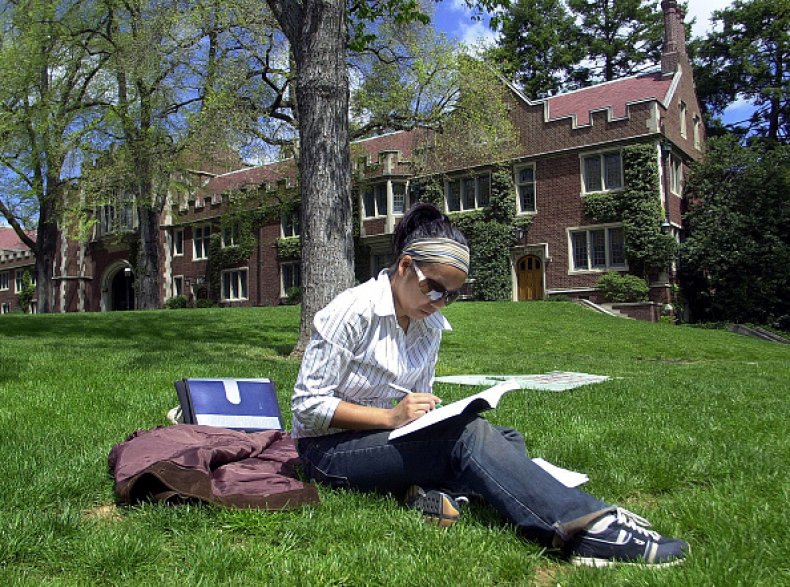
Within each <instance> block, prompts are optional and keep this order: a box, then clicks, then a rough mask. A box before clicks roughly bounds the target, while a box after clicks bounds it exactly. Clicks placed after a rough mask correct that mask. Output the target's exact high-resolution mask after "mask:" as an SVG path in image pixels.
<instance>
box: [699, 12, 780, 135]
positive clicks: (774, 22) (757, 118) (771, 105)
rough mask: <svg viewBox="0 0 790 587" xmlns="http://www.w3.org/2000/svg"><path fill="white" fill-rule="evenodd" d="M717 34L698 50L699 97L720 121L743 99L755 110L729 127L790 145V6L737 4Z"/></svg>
mask: <svg viewBox="0 0 790 587" xmlns="http://www.w3.org/2000/svg"><path fill="white" fill-rule="evenodd" d="M711 21H712V22H713V24H714V30H713V32H711V33H710V34H709V35H708V36H707V37H706V38H705V39H703V40H702V41H700V42H699V43H697V44H696V45H695V47H694V49H695V53H696V57H695V60H694V63H695V66H696V67H695V71H694V77H695V79H696V82H697V94H698V95H699V98H700V100H701V101H702V103H703V104H704V105H705V106H706V108H707V111H708V115H709V116H715V115H721V114H722V112H723V111H724V110H725V109H726V108H727V107H728V106H729V105H730V104H732V103H733V102H735V101H736V100H738V99H744V98H745V99H747V100H749V101H751V103H752V104H753V105H754V106H755V108H754V111H753V112H752V114H751V116H750V117H749V118H748V119H746V120H744V121H739V122H737V123H734V124H731V125H729V128H730V129H734V130H736V131H739V132H740V133H741V134H747V133H756V134H758V135H760V136H763V137H766V138H769V139H772V140H781V141H782V142H787V141H788V137H789V136H790V69H789V68H790V4H788V3H787V2H786V1H785V0H747V1H745V0H735V1H734V2H733V3H732V5H731V6H730V7H729V8H725V9H723V10H717V11H715V12H714V13H713V17H712V18H711Z"/></svg>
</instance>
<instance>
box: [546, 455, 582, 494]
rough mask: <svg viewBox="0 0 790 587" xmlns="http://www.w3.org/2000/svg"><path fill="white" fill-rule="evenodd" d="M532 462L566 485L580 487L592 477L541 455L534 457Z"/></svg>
mask: <svg viewBox="0 0 790 587" xmlns="http://www.w3.org/2000/svg"><path fill="white" fill-rule="evenodd" d="M532 462H533V463H535V464H536V465H537V466H539V467H540V468H541V469H543V470H544V471H546V472H547V473H548V474H549V475H551V476H552V477H554V478H555V479H556V480H557V481H559V482H560V483H562V484H563V485H564V486H565V487H578V486H579V485H582V484H583V483H587V481H589V480H590V478H589V477H588V476H587V475H585V474H584V473H579V472H577V471H571V470H570V469H563V468H562V467H558V466H557V465H553V464H552V463H550V462H548V461H546V460H544V459H542V458H540V457H535V458H534V459H532Z"/></svg>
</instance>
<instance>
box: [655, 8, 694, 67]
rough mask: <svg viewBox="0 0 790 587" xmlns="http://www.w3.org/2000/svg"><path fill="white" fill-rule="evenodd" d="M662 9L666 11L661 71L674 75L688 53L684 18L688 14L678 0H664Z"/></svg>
mask: <svg viewBox="0 0 790 587" xmlns="http://www.w3.org/2000/svg"><path fill="white" fill-rule="evenodd" d="M661 10H663V11H664V49H663V51H662V52H661V73H663V74H664V75H672V74H674V73H675V70H676V69H677V65H678V59H679V58H680V56H681V55H682V56H683V57H684V58H686V59H688V54H687V53H686V27H685V26H684V24H683V18H684V17H685V16H686V15H685V14H684V13H683V9H682V8H680V7H679V6H678V3H677V0H663V2H661Z"/></svg>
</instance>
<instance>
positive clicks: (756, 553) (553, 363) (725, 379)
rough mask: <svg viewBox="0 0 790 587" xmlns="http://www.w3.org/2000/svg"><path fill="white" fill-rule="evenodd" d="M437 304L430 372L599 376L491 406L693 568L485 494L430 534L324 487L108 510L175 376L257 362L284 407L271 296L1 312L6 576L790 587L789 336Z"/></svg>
mask: <svg viewBox="0 0 790 587" xmlns="http://www.w3.org/2000/svg"><path fill="white" fill-rule="evenodd" d="M446 315H447V317H448V318H449V319H450V321H451V322H452V324H453V326H454V329H455V330H454V331H453V332H450V333H447V334H446V336H445V339H444V342H443V344H442V352H441V357H440V362H439V366H438V374H439V375H449V374H464V373H543V372H547V371H553V370H566V371H584V372H588V373H596V374H603V375H609V376H611V377H612V379H611V380H610V381H608V382H606V383H602V384H597V385H592V386H587V387H582V388H579V389H576V390H573V391H569V392H565V393H549V392H539V391H528V390H524V391H515V392H513V393H511V394H509V395H507V396H505V398H504V399H503V400H502V402H501V403H500V406H499V408H498V409H496V410H494V411H492V412H489V413H488V415H487V417H488V418H489V419H491V420H492V421H494V422H495V423H498V424H507V425H512V426H515V427H517V428H518V429H519V430H521V431H522V432H523V433H524V435H525V437H526V439H527V444H528V446H529V447H530V452H531V454H532V456H542V457H544V458H546V459H547V460H549V461H552V462H554V463H556V464H558V465H561V466H565V467H568V468H572V469H575V470H579V471H584V472H586V473H587V474H588V475H589V476H590V478H591V481H590V482H589V483H588V484H587V485H586V486H585V488H586V490H587V491H589V492H591V493H593V494H595V495H596V496H598V497H600V498H602V499H604V500H608V501H611V502H616V503H618V504H620V505H622V506H624V507H627V508H629V509H631V510H634V511H636V512H637V513H640V514H642V515H644V516H646V517H647V518H648V519H650V520H652V521H653V523H654V525H655V526H656V527H657V529H658V530H659V531H661V532H663V533H667V534H671V535H678V536H682V537H684V538H686V539H687V540H688V541H689V542H690V543H691V545H692V554H691V557H690V559H689V560H688V561H687V563H686V564H685V565H683V566H681V567H677V568H669V569H662V570H649V569H644V568H617V569H603V570H596V569H576V568H573V567H571V566H569V565H568V564H567V563H564V562H563V561H562V560H560V559H557V558H555V557H552V556H550V555H547V554H546V553H544V552H543V551H542V550H541V549H540V548H538V547H537V546H534V545H532V544H530V543H528V542H525V541H524V540H522V539H520V538H519V537H518V536H517V535H516V534H515V533H514V532H513V531H512V528H510V527H507V526H506V525H504V524H503V523H502V522H501V520H499V519H498V518H497V516H496V515H495V514H494V513H493V512H492V511H490V510H489V509H488V508H486V507H485V506H482V505H473V506H472V507H471V509H470V510H469V511H468V512H467V513H466V515H465V516H464V518H463V520H462V521H461V522H460V523H458V524H456V525H455V526H454V527H452V528H450V529H447V530H443V529H439V528H436V527H433V526H430V525H427V524H425V523H423V521H422V520H421V518H420V517H419V516H418V515H417V514H416V513H415V512H411V511H407V510H404V509H402V508H401V507H400V506H399V505H398V503H397V501H396V500H395V499H393V498H391V497H387V496H376V495H362V494H357V493H353V492H342V491H337V492H335V491H331V490H326V489H323V488H322V489H321V498H322V503H321V504H320V505H318V506H316V507H311V508H304V509H301V510H297V511H291V512H276V513H265V512H258V511H240V510H230V509H221V508H218V507H211V506H206V507H195V506H179V507H167V506H160V505H144V506H140V507H134V508H117V507H115V506H114V497H113V489H112V480H111V478H110V477H109V475H108V473H107V455H108V453H109V451H110V448H111V447H112V446H113V445H114V444H116V443H118V442H121V441H122V440H124V439H125V438H126V436H127V435H129V434H130V433H131V432H133V431H134V430H136V429H139V428H151V427H154V426H157V425H163V424H166V418H165V413H166V411H167V410H168V408H170V407H172V406H173V405H175V403H176V401H177V400H176V395H175V391H174V389H173V381H174V380H176V379H179V378H181V377H185V376H190V377H200V376H225V377H231V376H232V377H260V376H266V377H270V378H272V379H273V380H274V381H275V382H276V383H277V386H278V389H279V393H280V402H281V406H282V408H283V412H284V415H286V416H287V418H288V419H289V420H290V413H289V412H288V405H289V403H288V400H289V395H290V390H291V388H292V386H293V383H294V381H295V379H296V374H297V371H298V367H299V365H298V362H296V361H293V360H291V359H289V358H288V352H289V351H290V348H291V347H292V346H293V344H294V343H295V341H296V336H297V331H298V321H299V311H298V309H297V308H296V307H278V308H250V309H241V310H222V309H207V310H185V311H162V312H130V313H108V314H82V315H78V314H68V315H47V316H44V315H41V316H23V315H6V316H2V317H0V349H2V353H1V355H0V435H2V439H1V440H0V560H1V561H2V565H0V584H2V585H12V584H30V585H39V584H49V585H52V584H55V585H61V584H62V585H100V584H105V585H173V584H180V585H217V584H232V585H245V586H249V585H311V586H312V585H316V586H325V585H403V586H409V587H411V586H415V585H448V586H450V585H452V586H455V585H474V586H478V585H552V586H553V585H557V584H561V585H563V586H567V585H572V586H577V585H606V586H609V585H661V586H665V585H694V586H696V585H716V586H729V585H749V586H751V585H766V586H771V587H773V586H776V585H780V584H785V585H786V584H790V539H788V528H789V527H790V515H789V514H788V503H790V495H788V494H789V493H790V483H788V468H790V454H789V451H788V448H789V447H790V440H788V431H787V418H788V414H790V409H789V407H790V406H788V403H789V402H788V389H790V348H789V347H787V346H781V345H776V344H771V343H766V342H762V341H759V340H754V339H749V338H745V337H741V336H739V335H736V334H731V333H729V332H724V331H717V330H704V329H696V328H690V327H676V326H670V325H667V324H649V323H643V322H635V321H630V320H621V319H617V318H610V317H607V316H603V315H599V314H595V313H593V312H591V311H589V310H586V309H584V308H581V307H579V306H575V305H572V304H568V303H539V302H536V303H522V304H515V303H459V304H456V305H454V306H451V307H450V308H449V309H448V310H447V312H446ZM436 391H437V393H438V394H439V395H440V396H441V397H442V398H443V399H444V400H445V401H448V400H452V399H456V398H460V397H462V396H464V395H467V394H469V393H471V392H472V391H474V389H473V388H463V387H461V386H456V385H437V388H436Z"/></svg>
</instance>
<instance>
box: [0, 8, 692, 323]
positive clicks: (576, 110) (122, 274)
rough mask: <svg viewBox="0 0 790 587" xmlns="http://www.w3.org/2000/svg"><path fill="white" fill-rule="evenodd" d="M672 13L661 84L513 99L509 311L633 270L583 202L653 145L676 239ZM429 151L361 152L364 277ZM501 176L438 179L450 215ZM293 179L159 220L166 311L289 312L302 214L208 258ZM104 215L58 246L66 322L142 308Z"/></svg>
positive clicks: (268, 177)
mask: <svg viewBox="0 0 790 587" xmlns="http://www.w3.org/2000/svg"><path fill="white" fill-rule="evenodd" d="M662 9H663V11H664V21H665V44H664V51H663V55H662V59H661V63H660V65H657V67H656V69H655V70H654V71H651V72H649V73H645V74H642V75H637V76H632V77H628V78H624V79H619V80H615V81H611V82H607V83H602V84H599V85H595V86H591V87H587V88H582V89H579V90H576V91H573V92H568V93H564V94H559V95H556V96H552V97H549V98H545V99H541V100H531V99H529V98H528V97H527V96H524V95H522V94H521V93H520V92H519V91H518V90H517V89H516V88H513V87H509V94H508V98H507V100H508V111H509V116H510V118H511V122H512V123H513V125H514V127H515V129H516V130H517V134H518V150H517V153H516V154H515V156H513V157H512V158H511V159H509V160H508V161H507V162H506V165H507V166H508V169H509V170H510V171H511V172H512V177H513V181H514V183H515V189H516V207H517V209H516V214H517V216H521V217H529V218H530V219H531V224H530V225H529V229H528V230H526V231H522V232H519V234H518V239H517V244H516V245H515V246H513V247H512V248H511V249H510V251H509V254H510V260H511V283H512V295H511V298H512V299H513V300H526V299H544V298H546V297H549V296H552V295H560V294H561V295H567V296H570V297H576V298H588V299H593V300H595V299H597V295H596V290H595V283H596V281H597V279H598V278H599V277H600V275H601V274H602V273H604V272H606V271H620V272H627V271H628V270H629V267H628V265H627V260H626V256H625V254H624V246H623V244H624V236H623V225H622V222H609V223H595V222H594V221H592V220H591V219H590V218H587V217H586V216H585V214H584V210H583V202H584V198H585V196H586V195H587V194H590V193H602V192H603V193H607V192H608V193H612V194H617V193H618V192H620V191H622V190H623V189H625V188H627V186H625V185H624V182H625V179H624V173H623V149H624V148H625V147H627V146H629V145H637V144H641V145H649V147H650V148H651V149H652V151H653V152H654V153H655V157H654V158H653V164H654V165H655V171H656V172H657V174H658V177H659V180H660V181H659V183H660V187H659V190H658V192H657V193H656V197H657V198H658V199H659V200H660V202H659V203H660V205H661V208H662V210H663V211H664V217H665V220H664V226H663V229H664V230H665V231H668V232H670V233H671V234H674V235H675V236H679V234H680V230H681V229H682V213H683V210H684V206H685V202H684V198H683V194H682V186H683V177H684V174H685V173H686V169H687V165H688V164H689V162H691V161H692V160H696V159H699V158H700V157H701V156H702V152H703V146H704V139H705V137H704V127H703V124H702V116H701V113H700V108H699V105H698V102H697V98H696V94H695V90H694V82H693V78H692V71H691V66H690V64H689V61H688V56H687V53H686V43H685V29H684V26H683V16H684V15H683V13H682V11H681V10H680V9H679V8H678V7H677V4H676V2H675V1H674V0H665V1H664V2H663V3H662ZM420 140H424V136H418V135H417V133H415V132H395V133H390V134H386V135H382V136H378V137H374V138H370V139H366V140H362V141H357V142H355V143H354V144H353V145H352V153H353V157H354V177H355V181H356V182H357V183H356V186H357V187H356V189H355V197H357V199H358V202H357V204H358V209H359V218H358V229H359V237H360V238H359V243H360V244H361V245H363V246H362V247H361V253H363V254H364V256H365V258H363V259H362V262H361V263H359V268H360V269H358V277H360V278H365V277H368V276H373V275H375V274H376V273H377V272H378V270H380V269H381V268H382V267H384V266H386V265H388V264H389V263H390V262H392V260H393V259H392V251H391V238H392V233H393V230H394V228H395V226H396V224H397V222H398V221H399V219H400V217H402V215H403V213H404V211H406V210H407V209H408V208H409V206H410V205H411V204H412V203H413V200H414V199H415V196H414V192H415V189H414V188H415V186H416V185H417V184H418V183H419V180H420V179H421V178H420V177H418V176H417V175H416V174H415V173H416V172H415V166H414V154H415V153H414V152H415V148H416V147H417V145H418V143H419V142H420ZM496 163H498V164H499V165H501V164H502V162H501V161H499V162H496ZM493 169H494V162H491V163H485V164H482V165H474V166H466V165H463V164H457V165H454V166H452V167H449V166H448V168H445V169H442V170H441V176H442V181H443V187H444V206H445V209H446V210H447V212H449V213H461V214H463V213H464V212H468V211H472V210H477V209H480V208H484V207H485V206H486V205H487V202H488V197H489V195H490V191H491V173H492V171H493ZM296 177H297V173H296V168H295V164H294V162H293V161H292V160H285V161H280V162H277V163H272V164H269V165H264V166H259V167H249V168H244V169H240V170H236V171H231V172H228V173H222V174H210V173H204V174H201V185H200V187H199V188H198V189H197V190H195V191H194V192H193V193H191V194H189V195H182V196H181V197H179V198H175V197H174V198H172V199H171V205H170V206H169V207H168V208H167V209H166V210H165V212H164V213H163V217H162V219H161V227H162V229H161V230H162V238H161V239H160V241H161V251H160V252H161V255H160V258H161V260H162V268H161V283H162V300H163V301H164V300H167V299H168V298H171V297H173V296H177V295H184V296H185V297H186V298H188V300H189V301H190V302H191V303H197V300H199V299H200V298H203V297H215V298H217V299H218V301H219V303H220V304H221V305H228V306H231V305H273V304H279V303H282V302H283V301H284V300H285V299H286V296H287V294H288V291H289V289H290V288H291V287H294V286H298V285H299V284H300V270H299V262H298V255H297V254H296V253H295V252H296V251H298V246H297V247H295V246H294V244H295V241H294V237H297V236H298V233H299V221H298V210H296V209H290V210H289V211H288V212H287V213H284V214H280V215H279V216H278V217H271V216H269V217H264V216H260V215H259V218H260V221H259V222H257V223H256V224H254V225H253V230H254V237H255V238H254V243H253V244H252V246H249V247H248V249H245V252H246V253H248V254H246V255H245V256H244V257H243V258H238V259H236V261H234V262H233V263H230V264H228V263H225V264H224V265H223V266H222V267H221V268H219V269H218V268H217V267H216V266H215V267H214V268H213V269H212V265H211V259H210V255H209V252H210V245H211V242H212V239H211V236H212V235H217V236H215V239H217V240H218V246H219V250H220V251H222V250H223V249H232V248H233V247H238V246H239V240H240V239H241V235H240V234H239V232H238V231H239V229H240V227H239V226H238V225H237V223H234V222H233V221H230V222H228V220H227V218H228V217H229V214H230V213H231V212H233V211H234V210H235V213H236V214H237V217H238V206H236V207H235V208H234V205H233V200H234V199H235V198H236V197H237V195H238V194H245V193H250V192H254V193H255V194H256V195H257V196H258V197H257V201H258V202H260V203H262V205H263V206H264V207H265V206H266V205H267V203H274V202H282V201H286V200H289V201H295V199H294V196H295V195H296V194H297V193H298V185H297V183H296V181H297V180H296ZM96 213H97V223H96V227H95V230H94V234H93V236H92V237H91V238H90V239H89V240H88V241H87V242H82V243H78V242H74V241H68V240H66V239H64V240H63V241H62V243H61V250H60V251H59V259H60V265H59V266H58V267H55V271H54V275H55V286H56V288H57V296H56V303H55V305H56V311H97V310H115V309H131V308H134V307H135V302H134V290H133V287H132V284H133V267H132V265H131V264H130V263H129V251H130V245H131V243H132V242H134V240H135V238H136V237H135V228H136V219H135V214H134V208H133V207H132V206H128V207H124V206H122V205H120V206H107V207H104V208H102V209H100V210H97V211H96ZM252 214H253V211H252V210H250V215H252ZM242 216H243V215H242ZM215 246H217V245H215ZM215 254H216V253H215ZM20 255H22V256H20ZM23 255H24V251H22V252H19V253H13V254H8V255H6V254H5V253H0V303H8V304H11V303H12V300H9V301H6V299H7V298H8V295H7V291H10V290H11V289H13V288H7V290H3V288H2V285H3V284H4V281H3V279H4V278H3V275H4V274H5V275H6V280H11V279H12V277H11V276H12V275H13V279H16V271H18V268H20V267H24V266H25V264H28V265H29V264H30V263H31V262H32V261H31V258H30V256H29V255H28V256H27V257H23ZM215 265H216V264H215ZM360 270H361V272H362V273H363V274H360ZM212 271H213V273H212ZM473 271H474V269H473ZM470 278H472V279H473V278H474V274H472V275H471V276H470ZM669 278H670V276H669V275H667V273H662V274H660V275H654V276H653V282H652V283H651V288H652V289H651V297H652V298H653V299H654V300H656V301H667V300H668V286H669ZM9 283H10V281H9ZM212 283H213V284H214V285H213V286H212ZM212 287H214V291H213V292H212ZM4 294H5V297H3V296H4Z"/></svg>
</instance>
